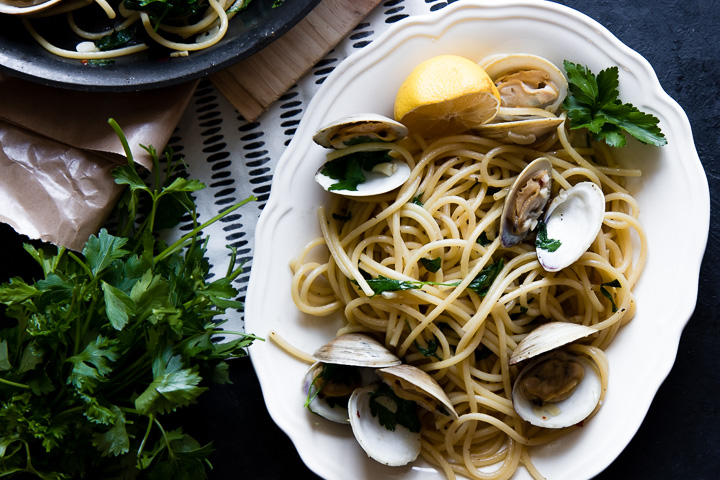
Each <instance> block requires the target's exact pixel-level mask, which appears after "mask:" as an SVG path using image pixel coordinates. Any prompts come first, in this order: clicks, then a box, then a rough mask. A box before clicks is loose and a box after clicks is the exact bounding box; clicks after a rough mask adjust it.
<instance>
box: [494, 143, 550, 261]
mask: <svg viewBox="0 0 720 480" xmlns="http://www.w3.org/2000/svg"><path fill="white" fill-rule="evenodd" d="M536 175H542V176H543V179H544V180H543V181H545V182H546V185H545V186H544V187H543V188H542V192H543V195H542V196H541V197H539V198H538V199H541V200H544V201H542V202H540V204H534V205H533V209H532V210H533V212H532V214H530V215H528V216H527V220H526V221H525V222H523V224H522V225H518V228H517V229H516V228H515V224H516V223H517V215H518V212H517V209H516V208H515V205H516V201H517V198H518V195H519V194H520V192H521V191H522V189H523V188H524V187H525V186H526V184H527V183H528V181H529V180H530V179H532V178H533V177H534V176H536ZM551 188H552V163H550V160H548V159H547V158H545V157H540V158H537V159H535V160H533V161H532V162H530V163H529V164H528V165H527V166H526V167H525V168H524V169H523V170H522V172H520V174H519V175H518V176H517V178H516V179H515V181H514V182H513V184H512V186H511V187H510V190H509V191H508V194H507V196H506V197H505V204H504V205H503V211H502V216H501V217H500V241H501V242H502V245H503V246H504V247H506V248H507V247H512V246H513V245H517V244H518V243H520V242H522V241H523V239H524V238H525V237H527V236H528V234H529V233H530V232H531V231H532V230H534V229H535V226H536V225H537V221H538V219H539V218H540V216H541V215H542V213H543V209H544V208H545V205H546V204H547V202H548V200H550V189H551ZM523 213H525V212H523Z"/></svg>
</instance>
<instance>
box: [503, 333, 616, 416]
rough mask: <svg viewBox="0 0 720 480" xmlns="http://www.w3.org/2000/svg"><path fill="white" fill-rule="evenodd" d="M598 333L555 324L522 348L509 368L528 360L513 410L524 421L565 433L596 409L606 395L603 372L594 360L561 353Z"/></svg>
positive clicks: (527, 340) (514, 395)
mask: <svg viewBox="0 0 720 480" xmlns="http://www.w3.org/2000/svg"><path fill="white" fill-rule="evenodd" d="M593 333H596V330H595V329H593V328H591V327H586V326H583V325H577V324H573V323H565V322H551V323H547V324H545V325H543V326H541V327H538V328H537V329H535V330H534V331H532V332H531V333H530V334H529V335H528V336H527V337H525V339H523V340H522V341H521V342H520V343H519V344H518V346H517V348H516V349H515V351H514V352H513V355H512V357H511V358H510V364H511V365H513V364H516V363H518V362H521V361H523V360H528V361H529V362H528V364H527V365H526V366H524V368H523V369H522V370H521V371H520V374H519V375H518V377H517V379H516V380H515V383H514V385H513V390H512V400H513V408H514V409H515V411H516V412H517V414H518V415H520V417H521V418H522V419H524V420H526V421H527V422H529V423H531V424H533V425H536V426H539V427H544V428H564V427H569V426H571V425H575V424H577V423H579V422H581V421H583V420H584V419H586V418H587V417H588V416H589V415H590V414H591V413H592V412H593V411H594V410H595V408H596V407H597V404H598V402H599V401H600V397H601V395H602V382H601V379H600V373H599V371H598V367H597V366H596V365H595V364H594V362H592V361H591V359H590V358H589V357H585V356H582V355H574V354H571V353H568V352H566V351H564V350H561V347H563V346H564V345H567V344H568V343H571V342H574V341H576V340H579V339H581V338H584V337H586V336H588V335H591V334H593Z"/></svg>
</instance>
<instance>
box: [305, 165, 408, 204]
mask: <svg viewBox="0 0 720 480" xmlns="http://www.w3.org/2000/svg"><path fill="white" fill-rule="evenodd" d="M388 163H390V164H391V165H393V167H392V168H393V169H394V172H393V173H392V174H391V175H386V174H385V173H379V172H375V171H369V172H364V174H365V178H366V180H365V181H364V182H363V183H361V184H359V185H358V186H357V190H329V189H330V186H331V185H334V184H335V183H336V182H337V180H335V179H333V178H330V177H328V176H327V175H325V174H323V173H322V170H323V167H320V168H319V169H318V171H317V173H315V181H316V182H317V183H318V184H320V186H321V187H322V188H323V189H325V190H327V191H330V192H332V193H337V194H340V195H344V196H346V197H367V196H371V195H380V194H382V193H387V192H389V191H391V190H395V189H396V188H398V187H399V186H400V185H402V184H403V183H405V182H406V181H407V179H408V178H410V166H409V165H408V164H407V163H405V161H403V160H400V159H395V160H393V161H392V162H388Z"/></svg>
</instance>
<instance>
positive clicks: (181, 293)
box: [0, 121, 256, 480]
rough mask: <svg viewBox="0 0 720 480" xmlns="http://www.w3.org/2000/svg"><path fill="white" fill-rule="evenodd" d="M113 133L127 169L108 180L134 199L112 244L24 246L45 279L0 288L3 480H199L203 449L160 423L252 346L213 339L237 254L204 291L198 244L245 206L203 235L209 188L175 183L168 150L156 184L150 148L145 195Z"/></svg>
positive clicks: (243, 338) (102, 238) (102, 236)
mask: <svg viewBox="0 0 720 480" xmlns="http://www.w3.org/2000/svg"><path fill="white" fill-rule="evenodd" d="M111 125H112V126H113V128H114V129H115V130H116V132H117V133H118V135H119V137H120V139H121V142H122V143H123V146H124V147H125V151H126V154H127V156H128V164H127V165H126V166H123V167H120V168H119V169H117V170H115V172H114V176H115V178H116V181H117V182H118V183H120V184H126V185H128V186H129V188H128V189H127V190H126V193H125V195H124V197H123V199H122V201H121V202H120V203H119V208H118V210H117V212H118V219H117V220H116V225H117V228H118V232H116V233H115V234H111V233H109V232H108V231H107V230H104V229H103V230H101V231H100V232H99V233H98V234H97V235H93V236H91V237H90V238H89V239H88V240H87V242H86V244H85V246H84V248H83V250H82V252H81V253H75V252H71V251H68V250H66V249H64V248H56V247H52V246H49V245H46V246H42V247H39V248H38V247H35V246H32V245H29V244H28V245H25V250H26V251H27V252H28V253H29V254H30V255H31V256H32V258H34V259H35V261H36V262H37V263H38V264H39V265H40V267H41V269H42V275H43V278H42V279H40V280H37V281H34V282H26V281H25V280H24V279H22V278H20V277H14V278H12V279H10V281H9V282H7V283H4V284H2V285H0V303H1V304H4V310H0V476H5V475H9V474H10V475H12V474H18V475H22V474H30V475H33V476H34V477H38V478H41V479H46V480H57V479H67V478H109V477H112V478H129V479H132V478H138V477H142V478H149V479H151V480H153V479H181V478H182V479H185V478H193V479H203V478H206V474H205V466H206V464H207V457H208V455H209V454H210V452H211V451H212V447H211V445H204V446H203V445H200V444H199V443H198V442H197V441H195V440H194V439H193V438H192V437H191V436H189V435H187V434H186V433H183V431H182V429H180V428H177V429H167V428H165V425H167V422H166V420H165V416H166V415H167V414H169V413H171V412H173V411H175V410H177V409H178V408H181V407H185V406H187V405H190V404H192V403H195V402H196V401H197V399H198V397H199V396H200V395H201V394H202V393H203V392H205V391H206V390H207V389H208V387H209V386H210V385H211V384H212V383H229V381H230V379H229V375H228V368H229V364H228V362H227V360H229V359H233V358H237V357H243V356H245V355H246V348H247V347H248V346H249V345H250V344H251V343H252V342H253V340H254V339H256V337H254V336H253V335H246V334H243V333H237V332H228V331H224V330H222V329H221V328H220V326H221V322H219V321H218V320H217V316H218V315H220V314H223V313H224V312H225V310H226V309H228V308H231V309H232V308H235V309H236V308H240V307H242V304H241V303H240V302H239V301H237V300H236V297H237V296H238V291H237V290H236V289H235V288H234V287H233V286H232V281H233V280H234V279H235V278H237V276H238V275H239V274H240V273H241V271H242V269H241V267H240V266H238V265H236V252H235V251H234V250H232V249H231V253H230V262H229V266H228V270H227V274H226V275H225V276H222V277H221V278H216V279H209V276H208V275H209V270H210V264H209V262H208V261H207V259H206V258H205V254H206V244H207V239H206V238H203V237H202V236H201V231H202V230H203V229H205V228H206V227H207V226H208V225H210V224H211V223H212V222H214V221H217V220H219V219H220V218H221V217H222V216H224V215H226V214H228V213H230V212H231V211H234V210H235V209H237V208H239V207H240V206H241V205H243V204H245V203H247V202H248V201H250V200H252V199H253V198H252V197H251V198H248V199H246V200H244V201H242V202H240V203H238V204H236V205H234V206H233V207H231V208H229V209H227V210H225V211H224V212H223V213H221V214H219V215H218V216H216V217H214V218H212V219H210V220H209V221H207V222H205V223H203V224H201V225H198V224H197V222H196V214H195V208H194V207H195V203H194V201H193V199H192V197H191V196H190V193H192V192H194V191H197V190H199V189H200V188H203V187H204V185H202V184H201V183H199V182H197V181H195V180H187V179H185V178H182V177H181V176H178V175H177V172H176V171H175V166H176V165H177V164H178V160H176V159H175V158H174V157H173V152H172V150H171V149H166V150H165V157H166V158H167V165H168V168H167V169H166V170H165V171H166V173H168V174H169V175H168V177H167V178H165V179H161V178H160V173H159V172H160V171H161V168H160V160H159V157H158V154H157V152H156V151H155V150H154V149H153V148H152V147H147V148H146V150H147V151H148V152H149V153H150V154H151V157H152V159H153V163H154V167H155V172H156V177H155V181H154V182H153V186H150V185H147V184H146V183H145V182H144V181H143V180H142V178H141V176H140V175H139V174H138V172H137V171H136V170H135V164H134V162H133V160H132V153H131V152H130V149H129V148H128V146H127V141H126V140H125V137H124V135H123V134H122V131H121V130H120V127H119V126H118V125H117V124H116V123H115V122H114V121H111ZM145 205H148V206H147V207H145ZM180 212H182V213H185V214H187V215H189V216H190V218H191V220H192V221H193V224H194V228H193V229H192V230H191V231H190V232H188V233H187V234H185V235H183V236H182V237H181V238H180V239H178V240H177V241H176V242H173V243H172V244H170V245H167V244H166V243H165V242H164V241H163V240H161V238H160V237H159V236H158V235H157V233H158V230H159V229H160V226H161V225H162V226H167V225H169V224H172V223H174V222H176V221H177V220H178V215H177V214H178V213H180ZM167 215H169V216H170V218H169V217H168V216H167ZM218 334H221V335H225V336H227V335H231V334H232V335H233V336H234V338H233V339H231V340H229V341H226V342H222V343H220V342H217V341H216V339H215V337H216V336H217V335H218ZM23 478H24V477H23Z"/></svg>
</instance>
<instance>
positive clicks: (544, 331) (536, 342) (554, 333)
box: [509, 322, 597, 365]
mask: <svg viewBox="0 0 720 480" xmlns="http://www.w3.org/2000/svg"><path fill="white" fill-rule="evenodd" d="M593 333H597V330H596V329H594V328H592V327H588V326H585V325H579V324H577V323H569V322H550V323H546V324H544V325H541V326H539V327H537V328H536V329H535V330H533V331H532V332H530V333H528V334H527V336H526V337H525V338H523V339H522V340H521V341H520V343H518V345H517V347H515V350H514V351H513V353H512V355H511V356H510V361H509V363H510V365H514V364H516V363H518V362H522V361H523V360H527V359H530V358H533V357H536V356H538V355H541V354H543V353H546V352H549V351H551V350H554V349H556V348H558V347H562V346H563V345H567V344H568V343H572V342H574V341H575V340H580V339H581V338H584V337H587V336H588V335H592V334H593Z"/></svg>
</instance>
